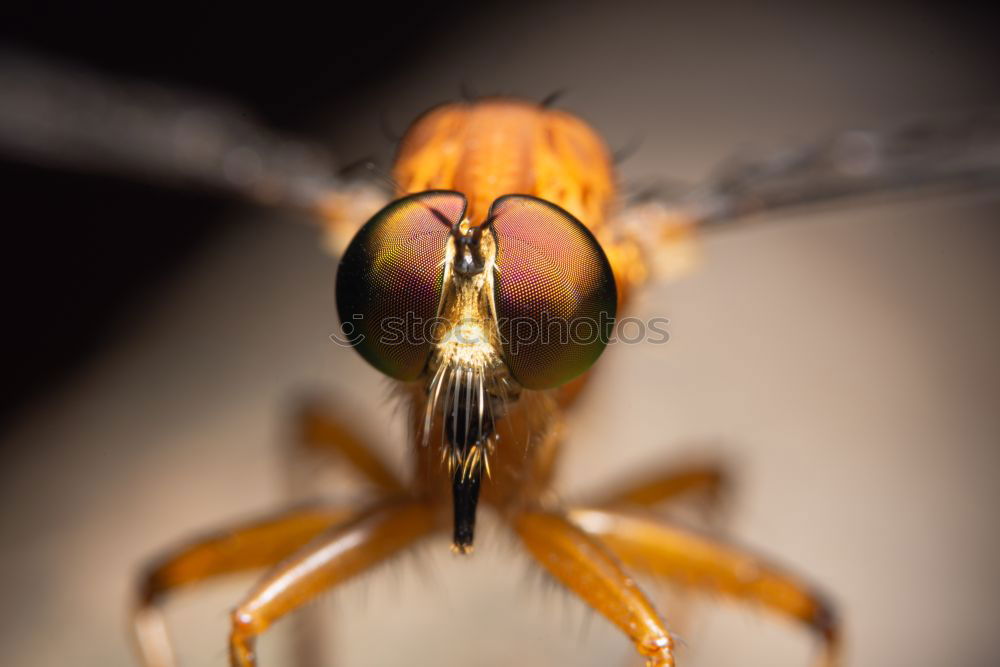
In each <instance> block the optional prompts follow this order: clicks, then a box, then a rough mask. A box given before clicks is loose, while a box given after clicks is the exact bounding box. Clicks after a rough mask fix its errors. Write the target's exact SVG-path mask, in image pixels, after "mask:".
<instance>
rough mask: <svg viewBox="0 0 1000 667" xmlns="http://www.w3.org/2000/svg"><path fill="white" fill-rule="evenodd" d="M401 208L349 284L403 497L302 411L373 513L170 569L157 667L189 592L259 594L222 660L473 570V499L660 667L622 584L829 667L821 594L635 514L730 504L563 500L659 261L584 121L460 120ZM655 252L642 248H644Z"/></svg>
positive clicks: (149, 649) (406, 163) (408, 151)
mask: <svg viewBox="0 0 1000 667" xmlns="http://www.w3.org/2000/svg"><path fill="white" fill-rule="evenodd" d="M394 177H395V180H396V181H397V183H398V185H399V191H398V192H397V193H396V195H397V197H398V198H397V199H396V200H395V201H393V202H391V203H389V204H388V205H387V206H386V207H384V208H383V209H382V210H381V211H380V212H378V213H376V214H375V215H374V216H373V217H372V218H371V219H370V220H369V221H368V222H367V223H366V224H365V225H364V226H362V227H361V228H360V230H359V231H358V232H357V234H356V235H355V236H354V238H353V240H352V241H351V242H350V244H348V245H347V247H346V250H345V251H344V253H343V257H342V260H341V263H340V267H339V270H338V276H337V300H338V309H339V314H340V317H341V320H342V323H343V324H344V325H345V326H344V333H345V334H346V336H347V339H348V341H349V342H350V343H351V344H353V345H354V346H355V348H356V350H357V351H358V352H359V353H360V354H361V355H362V356H363V357H364V358H365V359H366V360H367V361H369V362H370V363H371V364H372V365H373V366H374V367H376V368H377V369H378V370H379V371H381V372H382V373H384V374H385V375H388V376H389V377H390V378H393V379H394V380H395V381H396V382H397V384H398V388H399V394H400V395H401V396H402V400H404V401H406V402H407V403H408V405H409V407H410V412H409V414H410V442H409V447H410V450H411V452H412V460H413V466H412V470H411V472H410V477H409V479H407V480H400V479H397V477H396V476H395V475H394V474H392V473H391V472H390V471H389V469H388V468H387V467H386V466H385V465H384V464H383V463H382V462H381V461H380V460H379V459H378V457H377V456H375V454H374V453H373V452H372V451H370V450H369V449H368V448H367V447H366V446H365V444H364V443H362V442H361V441H360V440H359V439H358V438H357V437H356V436H355V435H353V433H352V429H351V427H350V425H349V424H344V423H340V422H337V421H334V420H331V419H330V418H328V417H326V416H325V415H323V414H322V413H320V412H318V411H316V410H311V409H307V410H306V411H304V413H303V417H302V423H301V436H302V442H303V444H304V445H307V446H309V447H311V448H318V449H322V450H325V451H329V452H333V453H335V454H337V455H338V456H341V457H343V458H346V459H347V460H348V461H350V462H352V463H353V464H354V467H355V468H356V469H357V471H358V472H359V473H360V474H362V475H364V476H365V477H366V478H367V479H368V480H369V481H371V482H373V484H374V485H375V486H376V487H377V488H378V489H379V494H378V497H377V498H376V500H374V501H373V503H372V504H371V505H370V506H368V507H358V508H344V507H318V508H316V507H313V508H306V509H303V508H296V509H292V510H289V511H287V512H285V513H282V514H279V515H278V516H276V517H272V518H268V519H264V520H261V521H258V522H252V523H250V524H247V525H244V526H239V527H237V528H235V529H230V530H228V531H224V532H222V533H220V534H218V535H215V536H212V537H209V538H207V539H205V540H202V541H199V542H196V543H194V544H191V545H187V546H185V547H183V548H182V549H180V550H177V551H175V552H173V553H170V554H168V555H167V556H166V557H165V558H163V559H162V560H160V561H158V562H157V563H156V564H154V566H153V567H152V568H151V569H150V570H149V572H148V574H147V576H146V577H145V579H144V583H143V587H142V591H141V595H140V602H139V605H138V608H137V611H136V617H135V619H136V623H135V627H136V636H137V639H138V644H139V647H140V650H141V654H142V656H143V660H144V662H145V664H146V665H147V667H152V666H154V665H155V666H157V667H163V666H166V665H170V664H172V656H171V653H170V649H169V642H168V641H167V638H166V632H165V629H164V625H163V622H162V618H161V616H160V614H159V611H158V604H159V602H160V601H161V600H162V599H163V596H164V594H165V593H166V592H167V591H169V590H171V589H172V588H175V587H177V586H181V585H184V584H189V583H192V582H195V581H200V580H203V579H206V578H208V577H211V576H214V575H217V574H221V573H225V572H232V571H237V570H244V569H251V568H260V567H269V568H271V569H270V571H269V573H268V574H267V575H266V576H265V577H264V578H263V579H262V580H261V581H260V582H259V583H258V584H257V585H256V586H255V587H254V589H253V590H252V591H251V592H250V593H249V595H248V596H247V597H246V598H245V599H244V600H243V601H242V602H241V603H240V604H239V605H237V607H236V608H235V610H234V611H233V615H232V634H231V637H230V658H231V662H232V665H234V667H249V666H251V665H254V664H256V658H255V654H254V643H255V640H256V638H257V637H258V636H259V635H260V634H261V633H263V632H264V631H265V630H266V629H267V628H268V627H269V626H270V625H271V624H273V623H274V622H275V621H276V620H277V619H279V618H280V617H282V616H283V615H285V614H287V613H289V612H291V611H294V610H295V609H296V608H298V607H300V606H301V605H302V604H304V603H305V602H307V601H308V600H310V599H312V598H313V597H315V596H316V595H317V594H319V593H321V592H323V591H325V590H327V589H329V588H331V587H333V586H335V585H336V584H338V583H340V582H342V581H344V580H345V579H347V578H349V577H351V576H353V575H354V574H357V573H359V572H361V571H363V570H365V569H367V568H369V567H371V566H373V565H375V564H376V563H378V562H380V561H382V560H384V559H386V558H389V557H391V556H393V555H395V554H397V553H398V552H400V551H402V550H405V549H407V548H408V547H410V546H412V545H413V544H414V543H415V542H417V541H418V540H420V539H423V538H426V537H427V536H429V535H432V534H434V533H437V532H440V531H445V530H449V529H450V530H451V533H452V543H453V549H454V550H455V551H456V552H458V553H469V552H471V551H472V547H473V540H474V525H475V517H476V512H477V508H478V506H479V504H480V503H479V500H480V497H481V499H482V501H483V504H484V505H486V506H488V507H490V508H491V509H492V510H493V511H495V512H496V513H497V514H498V515H499V516H500V517H501V518H502V519H503V521H504V522H505V523H506V524H507V525H509V526H510V527H511V529H512V530H513V532H514V533H515V534H516V535H517V536H518V538H519V539H520V541H521V544H522V545H523V546H524V547H525V549H526V550H527V552H528V553H529V554H530V555H531V556H532V557H533V558H534V559H535V560H536V561H537V562H538V563H539V564H540V565H541V566H542V567H543V568H545V569H546V570H547V571H548V572H549V573H550V574H551V575H552V576H553V577H555V578H556V579H557V580H559V581H560V582H562V583H563V584H564V585H565V586H566V587H567V588H569V589H570V590H571V591H572V592H573V593H575V594H576V595H577V596H579V597H580V598H581V599H582V600H583V601H584V602H585V603H586V604H588V605H589V606H591V607H592V608H593V609H595V610H596V611H597V612H598V613H600V614H601V615H603V616H604V617H606V618H607V619H608V620H609V621H611V622H612V623H613V624H614V625H616V626H617V627H618V628H619V629H620V630H621V631H622V632H623V633H624V634H625V635H626V636H627V637H628V639H629V640H630V641H631V642H632V644H633V646H634V647H635V650H636V651H637V652H638V653H639V654H640V655H641V656H643V657H644V658H645V660H646V661H647V664H648V665H659V666H663V665H673V664H675V653H674V640H673V638H672V637H671V634H670V632H669V631H668V630H667V625H666V621H665V619H664V618H663V617H662V616H661V615H660V614H659V613H658V612H657V610H656V609H655V608H654V606H653V604H652V602H651V601H650V600H649V599H648V598H647V597H646V595H645V594H644V593H643V592H642V590H640V588H639V587H638V586H637V585H636V584H635V582H634V581H633V578H632V576H631V571H632V570H635V571H637V572H638V571H643V572H647V573H652V574H655V575H662V576H667V577H671V578H674V579H676V580H678V581H680V582H682V583H684V584H687V585H689V586H692V587H695V588H700V589H703V590H710V591H714V592H718V593H722V594H724V595H727V596H730V597H733V598H736V599H744V600H750V601H754V602H756V603H759V604H761V605H763V606H764V607H766V608H769V609H771V610H772V611H775V612H777V613H778V614H781V615H783V616H786V617H789V618H792V619H796V620H798V621H801V622H804V623H805V624H806V625H807V626H808V627H810V628H811V629H813V630H814V631H816V633H817V634H818V635H819V636H820V638H821V639H822V641H823V646H824V650H823V653H822V658H823V660H824V662H825V664H827V665H833V664H836V661H837V649H838V626H837V623H836V621H835V620H834V615H833V613H832V611H831V609H830V607H829V606H828V605H827V604H825V603H824V602H823V601H822V599H821V598H820V596H818V595H816V594H815V593H813V592H812V590H811V588H810V587H808V586H807V585H805V584H803V583H802V582H801V581H799V580H798V579H796V578H795V577H792V576H790V575H788V574H786V573H784V572H782V571H781V570H780V569H778V568H775V567H773V566H771V565H769V564H768V563H767V562H766V561H765V560H763V559H761V558H760V557H757V556H755V555H753V554H750V553H747V552H745V551H743V550H741V549H739V548H736V547H733V546H731V545H728V544H726V543H724V542H721V541H719V540H717V539H714V538H711V537H708V536H706V535H703V534H701V533H698V532H695V531H692V530H690V529H688V528H685V527H683V526H681V525H679V524H674V523H671V522H666V521H663V520H660V519H653V518H651V517H650V516H649V515H648V514H644V513H642V509H643V507H644V506H649V505H653V504H656V503H660V502H666V501H669V500H670V499H672V498H673V497H675V496H677V495H680V494H681V493H683V492H685V491H687V490H691V489H693V488H707V489H711V488H712V487H714V486H717V485H718V484H719V480H720V475H719V473H718V471H716V470H714V469H688V470H673V471H668V472H666V473H663V474H662V475H657V476H654V477H653V478H651V479H649V480H647V481H645V482H643V483H642V484H640V485H638V486H636V487H635V488H632V489H627V490H625V491H622V492H619V493H616V494H613V495H611V496H609V497H607V498H604V499H602V500H598V501H595V502H594V503H593V504H592V505H589V506H587V507H562V506H560V505H558V504H557V503H555V502H554V501H553V500H552V495H553V494H551V493H550V488H551V480H552V476H553V469H554V465H555V461H556V460H557V454H558V452H559V449H560V447H561V446H562V444H563V441H562V419H563V416H564V414H565V413H566V411H567V410H569V409H570V408H571V407H572V404H573V401H574V399H575V397H576V396H577V395H578V393H579V391H580V390H581V389H582V388H583V387H584V385H585V383H586V378H587V377H588V376H587V374H586V371H587V370H588V368H589V367H590V366H591V365H592V364H593V363H594V361H595V360H596V359H597V358H598V357H599V355H600V353H601V351H602V349H603V348H604V345H605V343H606V342H607V340H608V336H609V334H610V331H611V326H612V324H613V320H614V317H615V315H616V313H617V312H623V311H624V310H625V309H627V307H628V304H629V295H630V294H631V292H632V290H633V289H634V288H635V287H637V286H638V285H639V284H640V283H641V280H642V278H643V277H644V276H645V275H647V273H648V271H647V268H646V266H645V264H646V262H647V261H650V260H649V258H650V257H651V256H652V254H653V253H654V252H655V248H654V247H653V246H652V245H650V244H649V243H648V242H647V241H644V240H643V236H642V234H634V233H630V232H628V231H627V230H629V229H632V228H634V227H635V225H636V223H637V222H641V220H647V219H648V213H647V214H646V217H644V218H642V219H641V220H640V219H637V218H636V217H635V213H634V212H630V211H629V210H627V209H626V210H618V209H616V208H615V207H616V206H617V201H616V199H615V189H614V179H613V174H612V167H611V162H610V159H609V153H608V151H607V149H606V148H605V146H604V144H603V142H602V141H601V140H600V138H599V137H598V136H597V135H596V134H595V133H594V132H593V131H592V130H591V129H590V128H588V127H587V126H586V125H585V124H584V123H583V122H582V121H580V120H579V119H577V118H575V117H573V116H571V115H569V114H566V113H564V112H561V111H554V110H550V109H546V108H543V107H541V106H538V105H536V104H532V103H528V102H522V101H517V100H503V99H499V100H483V101H479V102H476V103H466V104H456V105H448V106H444V107H441V108H438V109H436V110H434V111H431V112H429V113H428V114H426V115H425V116H423V117H422V118H420V119H419V120H418V121H417V122H416V123H415V124H414V125H413V126H412V127H411V129H410V130H409V132H408V133H407V135H406V137H405V138H404V139H403V141H402V144H401V148H400V151H399V155H398V158H397V161H396V167H395V170H394ZM644 243H645V245H644Z"/></svg>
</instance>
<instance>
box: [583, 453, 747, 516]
mask: <svg viewBox="0 0 1000 667" xmlns="http://www.w3.org/2000/svg"><path fill="white" fill-rule="evenodd" d="M731 490H732V479H731V478H730V475H729V473H728V472H727V470H726V469H725V468H724V467H723V466H721V465H718V464H711V463H705V464H692V465H687V466H677V467H670V468H666V469H664V470H660V471H657V472H655V473H653V474H652V475H647V476H645V477H644V478H642V479H640V480H639V481H634V482H631V483H629V484H628V485H626V486H624V487H622V488H619V489H615V490H613V491H611V492H610V493H605V494H602V495H601V496H599V497H598V498H596V499H595V500H593V501H589V502H588V503H587V504H588V505H589V506H592V507H610V508H613V507H628V506H632V507H655V506H657V505H660V504H662V503H669V502H670V501H672V500H675V499H679V498H685V497H691V496H698V497H701V498H704V499H705V501H706V502H707V504H708V505H709V506H710V507H712V508H715V507H717V506H718V505H719V504H720V503H721V502H722V501H723V500H724V499H725V498H726V496H727V495H728V494H729V493H730V491H731Z"/></svg>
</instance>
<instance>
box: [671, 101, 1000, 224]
mask: <svg viewBox="0 0 1000 667" xmlns="http://www.w3.org/2000/svg"><path fill="white" fill-rule="evenodd" d="M997 188H1000V112H997V111H996V110H992V111H984V112H980V113H976V114H965V115H954V116H951V117H941V116H939V117H932V118H923V119H918V120H913V121H910V122H907V123H903V124H900V125H898V126H895V127H889V128H883V129H880V130H849V131H844V132H840V133H837V134H834V135H832V136H830V137H828V138H825V139H823V140H820V141H817V142H814V143H812V144H807V145H800V146H793V147H790V148H784V149H777V150H772V151H767V152H761V153H752V154H744V155H741V156H736V157H734V158H732V159H731V160H728V161H727V162H726V163H724V164H722V165H721V166H720V167H719V168H717V169H716V170H715V172H714V174H713V175H712V176H710V177H709V178H708V179H707V180H706V181H705V182H704V183H702V184H700V185H697V186H695V187H691V188H687V189H680V190H675V191H674V194H673V195H672V196H670V197H667V198H665V201H664V203H667V204H668V205H669V206H670V207H671V208H678V209H680V210H682V211H683V212H684V213H685V217H687V218H688V219H692V220H696V221H698V222H700V223H702V225H703V226H704V227H707V228H712V227H724V226H727V225H728V224H729V223H733V222H737V221H740V220H744V219H746V218H749V217H751V216H758V215H761V214H772V213H774V214H777V213H780V212H783V211H785V210H789V209H793V208H799V207H810V206H820V207H822V206H828V205H838V206H840V205H844V204H849V203H855V202H857V203H863V202H865V201H867V199H868V198H869V197H871V196H879V195H881V196H912V195H924V194H936V193H941V192H948V191H960V190H980V189H997Z"/></svg>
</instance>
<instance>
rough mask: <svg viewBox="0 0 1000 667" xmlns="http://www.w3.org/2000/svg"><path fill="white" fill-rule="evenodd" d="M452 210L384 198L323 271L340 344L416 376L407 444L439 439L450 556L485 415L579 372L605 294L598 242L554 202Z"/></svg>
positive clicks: (606, 325) (607, 329)
mask: <svg viewBox="0 0 1000 667" xmlns="http://www.w3.org/2000/svg"><path fill="white" fill-rule="evenodd" d="M465 212H466V199H465V197H464V196H463V195H461V194H460V193H457V192H447V191H429V192H423V193H418V194H415V195H410V196H407V197H404V198H402V199H399V200H397V201H395V202H392V203H391V204H389V205H388V206H386V207H385V208H384V209H383V210H382V211H380V212H379V213H378V214H376V215H375V216H374V217H373V218H372V219H371V220H370V221H369V222H368V223H366V224H365V225H364V226H363V227H362V228H361V230H360V231H359V232H358V234H357V235H356V236H355V238H354V240H353V241H352V242H351V244H350V245H349V246H348V248H347V250H346V251H345V253H344V256H343V258H342V260H341V263H340V268H339V270H338V274H337V308H338V311H339V315H340V319H341V323H342V326H343V328H344V333H345V334H346V335H347V337H348V340H349V341H350V342H351V344H352V345H353V346H354V347H355V349H356V350H357V351H358V352H359V353H360V354H361V355H362V357H364V358H365V359H366V360H367V361H368V362H369V363H371V364H372V365H373V366H375V367H376V368H378V369H379V370H380V371H382V372H383V373H385V374H386V375H388V376H390V377H392V378H394V379H396V380H400V381H404V382H419V383H422V385H423V391H422V392H421V395H422V404H421V405H417V406H415V407H416V408H417V410H418V414H422V415H423V420H422V428H421V432H420V433H418V434H417V441H418V442H420V443H421V445H422V446H424V447H428V446H432V445H433V446H439V447H440V453H441V459H442V462H443V465H444V466H446V468H447V470H448V473H449V475H450V477H451V486H452V498H453V505H454V539H453V541H454V548H455V550H456V551H459V552H462V553H465V552H468V551H470V550H471V547H472V542H473V535H474V526H475V516H476V506H477V503H478V499H479V492H480V488H481V485H482V483H483V479H482V478H483V472H484V471H485V472H486V474H487V476H489V474H490V467H489V459H490V456H491V454H493V452H494V451H495V449H496V448H497V447H500V446H503V445H502V443H500V442H499V439H500V437H499V434H498V433H497V429H496V424H497V420H499V419H502V418H504V417H505V416H506V415H507V414H508V411H509V410H510V409H511V406H512V405H514V404H516V403H517V401H518V400H519V398H520V396H521V393H522V389H532V390H548V389H554V388H556V387H559V386H561V385H562V384H565V383H566V382H568V381H569V380H572V379H573V378H575V377H576V376H578V375H580V374H581V373H583V372H584V371H586V370H587V369H588V368H589V367H590V366H591V365H592V364H593V363H594V362H595V361H596V360H597V358H598V357H599V356H600V354H601V352H602V351H603V349H604V346H605V345H606V344H607V341H608V339H609V337H610V333H611V328H612V326H613V324H614V316H615V309H616V303H617V292H616V288H615V282H614V277H613V274H612V271H611V267H610V264H609V263H608V260H607V258H606V257H605V255H604V252H603V251H602V249H601V247H600V245H599V244H598V243H597V241H596V239H595V238H594V236H593V235H592V234H591V233H590V232H589V231H588V230H587V228H586V227H584V226H583V225H582V224H581V223H580V222H579V221H577V220H576V219H575V218H573V216H571V215H570V214H569V213H567V212H566V211H564V210H562V209H561V208H559V207H558V206H555V205H554V204H551V203H549V202H547V201H544V200H541V199H537V198H534V197H530V196H527V195H506V196H504V197H500V198H499V199H497V200H496V201H495V202H494V203H493V205H492V207H491V209H490V213H489V216H488V218H487V219H486V220H485V221H483V222H481V223H480V224H472V223H471V222H470V221H469V220H468V219H467V218H466V217H465ZM434 434H438V435H436V436H434ZM534 435H540V434H530V433H529V434H527V435H526V437H529V438H530V437H532V436H534ZM438 439H439V441H438V442H432V440H438Z"/></svg>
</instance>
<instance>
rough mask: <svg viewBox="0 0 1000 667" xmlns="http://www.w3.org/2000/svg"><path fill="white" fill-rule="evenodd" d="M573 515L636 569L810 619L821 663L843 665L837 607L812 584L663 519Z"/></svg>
mask: <svg viewBox="0 0 1000 667" xmlns="http://www.w3.org/2000/svg"><path fill="white" fill-rule="evenodd" d="M569 518H570V520H571V521H573V523H574V524H576V525H577V526H579V527H580V528H581V529H582V530H583V531H584V532H585V533H586V534H587V535H590V536H592V537H594V538H595V539H598V540H600V542H601V543H603V544H605V545H606V546H607V547H608V548H609V549H610V550H611V551H612V552H613V553H614V554H615V555H616V556H617V557H618V558H620V559H621V560H622V561H623V562H624V563H625V564H626V565H627V566H628V567H630V568H633V569H634V570H635V571H643V572H648V573H650V574H654V575H661V576H664V577H668V578H670V579H673V580H675V581H677V582H679V583H681V584H684V585H686V586H688V587H690V588H694V589H700V590H703V591H707V592H714V593H720V594H722V595H724V596H727V597H729V598H733V599H736V600H741V601H746V602H756V603H758V604H760V605H761V606H763V607H764V608H766V609H768V610H770V611H772V612H775V613H777V614H778V615H780V616H783V617H785V618H789V619H792V620H794V621H798V622H800V623H803V624H805V625H806V626H807V627H808V628H809V629H810V630H812V631H813V632H814V633H815V634H816V635H817V636H818V637H819V639H820V641H821V642H822V643H823V650H822V653H821V656H820V664H821V665H823V667H835V666H836V665H839V664H840V661H839V656H840V646H841V627H840V624H839V622H838V621H837V616H836V613H835V612H834V610H833V608H832V606H831V605H830V604H829V602H827V601H826V600H825V598H824V597H823V596H822V595H821V594H819V593H817V592H816V591H815V589H813V587H812V586H810V585H808V584H806V583H805V582H804V581H802V580H800V579H798V578H796V577H794V576H792V575H790V574H788V573H787V572H784V571H782V570H781V569H780V568H778V567H776V566H774V565H772V564H770V563H768V562H767V561H765V560H764V559H763V558H760V557H759V556H756V555H754V554H752V553H750V552H749V551H746V550H744V549H742V548H739V547H735V546H732V545H730V544H726V543H724V542H721V541H719V540H717V539H714V538H711V537H708V536H706V535H702V534H700V533H698V532H696V531H694V530H692V529H689V528H683V527H680V526H678V525H676V524H674V523H671V522H669V521H665V520H662V519H652V518H647V517H644V516H641V515H632V514H627V513H624V512H620V511H616V510H610V509H574V510H571V511H570V512H569Z"/></svg>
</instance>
